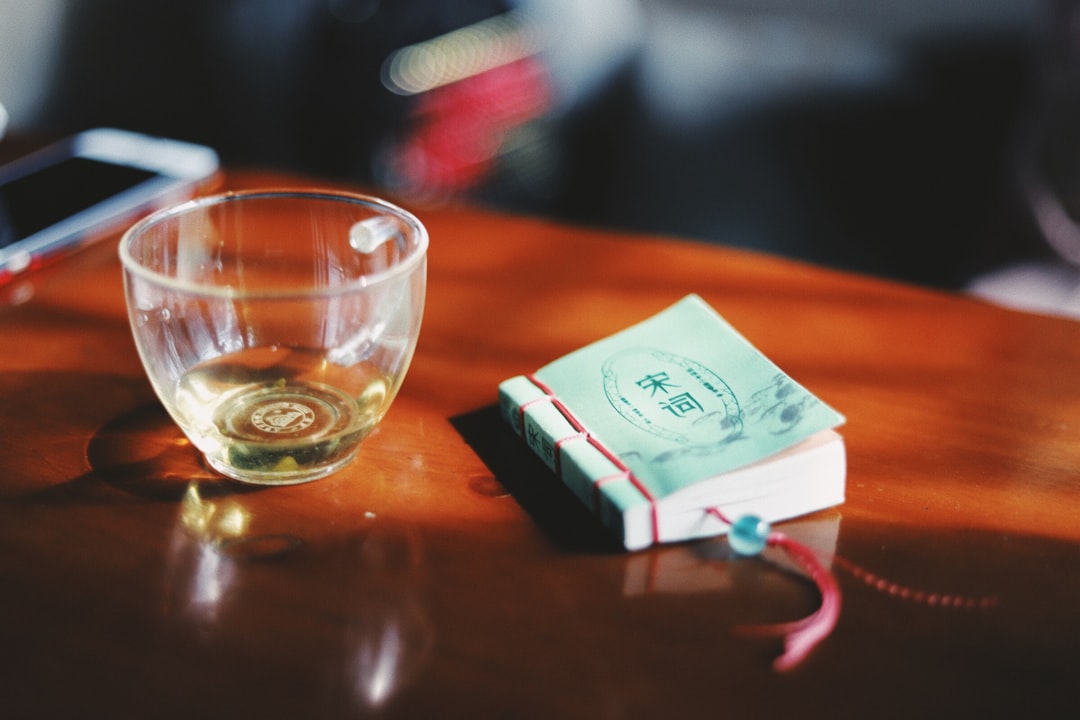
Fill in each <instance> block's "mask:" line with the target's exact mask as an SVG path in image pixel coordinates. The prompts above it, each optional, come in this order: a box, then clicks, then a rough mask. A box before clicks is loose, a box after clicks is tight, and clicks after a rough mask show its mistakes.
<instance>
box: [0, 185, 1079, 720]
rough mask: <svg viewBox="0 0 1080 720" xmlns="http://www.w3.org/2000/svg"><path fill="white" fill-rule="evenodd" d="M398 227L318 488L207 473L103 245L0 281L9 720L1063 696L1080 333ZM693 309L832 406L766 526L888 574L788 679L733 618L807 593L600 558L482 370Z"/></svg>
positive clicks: (681, 560)
mask: <svg viewBox="0 0 1080 720" xmlns="http://www.w3.org/2000/svg"><path fill="white" fill-rule="evenodd" d="M227 182H228V183H229V186H230V187H233V188H243V187H254V186H269V185H283V184H298V183H303V184H310V181H305V180H303V179H300V178H287V177H280V176H273V175H267V174H259V173H246V174H245V173H234V174H232V175H230V176H229V177H228V178H227ZM319 184H324V183H319ZM411 209H413V210H415V211H416V212H417V213H418V214H419V215H420V217H421V218H422V220H423V221H424V222H425V223H426V224H427V226H428V228H429V230H430V233H431V250H430V269H429V291H428V303H427V310H426V314H425V321H424V327H423V330H422V333H421V340H420V345H419V348H418V351H417V354H416V358H415V360H414V362H413V366H412V369H411V370H410V373H409V376H408V379H407V380H406V382H405V386H404V388H403V390H402V393H401V395H400V397H399V399H398V400H397V402H396V404H395V406H394V407H393V408H392V409H391V411H390V413H389V415H388V416H387V418H386V420H385V422H384V423H383V425H382V426H381V427H380V428H379V430H378V431H377V432H376V433H375V434H374V435H372V436H371V437H370V438H369V439H368V440H367V441H365V444H364V446H363V448H362V450H361V452H360V456H359V457H358V459H357V460H356V462H354V463H353V464H352V465H350V466H349V467H348V468H346V469H345V470H343V471H342V472H340V473H338V474H337V475H334V476H332V477H330V478H328V479H325V480H322V481H318V482H315V483H311V484H308V485H302V486H296V487H289V488H278V489H272V490H262V489H253V488H249V487H244V486H240V485H237V484H233V483H231V482H227V481H225V480H223V479H221V478H219V477H217V476H215V475H213V474H212V473H211V472H209V471H208V470H206V469H205V468H204V467H203V466H202V464H201V463H200V461H199V459H198V457H196V455H195V453H194V451H193V450H192V449H191V447H190V446H189V445H187V444H186V442H185V441H184V439H183V437H182V436H181V435H180V433H179V431H178V430H176V428H175V427H174V426H173V425H172V423H171V422H170V421H169V419H168V418H167V416H166V415H165V414H164V411H163V410H161V408H160V406H159V405H158V403H157V401H156V400H155V398H154V396H153V394H152V392H151V390H150V387H149V384H148V383H147V381H146V379H145V377H144V375H143V373H142V369H141V367H140V365H139V361H138V358H137V356H136V354H135V349H134V346H133V344H132V341H131V338H130V333H129V331H128V328H127V321H126V316H125V310H124V305H123V297H122V287H121V277H120V269H119V264H118V262H117V260H116V252H115V245H116V242H115V241H116V237H115V236H114V237H110V238H108V239H106V240H105V241H103V242H102V243H100V244H97V245H95V246H93V247H91V248H89V249H87V250H85V251H83V252H82V253H80V254H79V255H77V256H76V257H73V258H71V259H69V260H67V261H65V262H63V263H60V264H58V265H56V266H53V267H51V268H47V269H45V270H43V271H40V272H37V273H35V274H33V275H29V276H26V277H24V278H22V279H21V280H19V281H18V282H16V283H14V284H12V285H9V286H6V287H3V288H0V338H2V340H0V342H2V344H3V352H2V353H0V428H2V433H3V434H2V436H0V449H2V452H0V647H2V648H3V654H2V656H0V657H2V659H0V693H2V697H3V698H4V700H3V702H4V707H5V710H4V715H5V716H6V717H17V718H22V717H96V716H108V717H187V716H196V715H197V716H201V717H226V716H229V717H232V716H242V717H259V716H261V717H287V716H288V717H313V718H315V717H352V716H363V715H368V714H380V715H385V716H389V717H466V716H473V717H582V718H585V717H597V718H598V717H605V718H637V717H642V718H644V717H655V716H665V717H704V716H710V717H712V716H725V715H736V716H750V717H768V716H773V717H776V716H783V715H796V714H799V715H809V716H820V717H850V716H867V715H872V716H875V717H901V716H902V717H909V716H914V715H918V716H935V717H943V716H946V715H961V716H965V717H967V716H971V717H1002V716H1015V715H1017V714H1022V715H1035V714H1037V713H1050V714H1052V715H1058V714H1060V713H1061V712H1062V708H1064V707H1066V703H1069V705H1071V704H1072V703H1071V701H1072V700H1073V693H1072V692H1067V688H1070V687H1071V685H1072V682H1073V679H1074V677H1075V674H1076V671H1077V670H1078V669H1080V663H1078V661H1077V658H1076V647H1077V642H1078V640H1080V615H1078V614H1077V613H1076V612H1075V597H1076V589H1077V582H1078V580H1077V579H1078V578H1080V544H1078V543H1080V523H1078V522H1077V509H1076V507H1077V504H1078V498H1080V494H1078V493H1080V488H1078V485H1080V478H1078V473H1077V468H1078V467H1080V442H1078V441H1077V434H1078V430H1080V371H1078V368H1080V326H1077V325H1076V324H1074V323H1071V322H1067V321H1062V320H1056V319H1049V318H1043V317H1038V316H1034V315H1028V314H1023V313H1017V312H1012V311H1008V310H1003V309H999V308H995V307H990V306H988V305H985V304H983V303H981V302H979V301H976V300H973V299H970V298H966V297H960V296H956V295H950V294H945V293H940V292H933V291H928V290H924V289H920V288H914V287H908V286H903V285H898V284H893V283H887V282H883V281H879V280H876V279H871V278H865V277H859V276H854V275H848V274H843V273H838V272H833V271H828V270H823V269H819V268H814V267H810V266H807V265H802V264H798V263H794V262H789V261H785V260H780V259H777V258H772V257H768V256H763V255H756V254H753V253H747V252H743V251H735V250H731V249H725V248H721V247H715V246H707V245H704V244H696V243H692V242H686V241H675V240H669V239H663V238H654V237H640V236H631V235H626V234H620V233H611V232H601V231H594V230H586V229H580V228H572V227H566V226H561V225H557V224H553V223H550V222H545V221H541V220H536V219H531V218H524V217H513V216H507V215H500V214H497V213H493V212H488V211H483V210H479V209H475V208H468V207H449V206H444V207H423V206H414V207H412V208H411ZM870 241H872V239H868V242H870ZM689 292H696V293H698V294H700V295H701V296H703V297H704V298H705V299H706V300H707V301H708V302H709V303H710V304H712V305H713V306H714V307H715V308H716V309H717V310H718V311H719V312H720V313H721V314H723V315H724V316H725V317H726V318H727V319H728V320H729V321H731V322H732V323H733V324H734V325H735V326H736V327H737V328H738V329H739V330H740V331H741V332H743V334H745V335H746V336H747V337H748V338H749V339H750V340H751V341H752V342H754V343H755V344H756V345H757V346H758V347H759V348H760V349H761V350H762V351H764V352H765V353H766V354H767V355H769V356H770V357H771V358H772V359H773V360H774V361H776V362H777V364H779V365H780V366H781V367H782V368H784V369H785V370H786V371H787V372H788V373H789V374H791V375H792V376H793V377H795V378H796V379H798V380H799V381H800V382H802V383H803V384H804V385H806V386H808V387H809V388H810V389H811V390H812V391H813V392H815V393H816V394H818V395H820V396H821V397H823V398H824V399H825V400H826V401H828V402H829V403H830V404H831V405H833V406H834V407H836V408H838V409H839V410H840V411H841V412H843V413H844V414H845V415H846V416H847V419H848V422H847V424H846V426H845V427H844V428H843V434H844V436H845V438H846V441H847V446H848V455H849V465H850V467H849V478H848V500H847V502H846V503H845V504H844V505H843V506H842V507H841V508H839V509H838V510H835V511H830V512H826V513H821V514H819V515H816V516H813V517H811V518H807V519H805V520H803V521H800V522H795V523H790V524H789V525H788V526H787V527H786V529H788V530H789V531H790V532H792V533H794V534H797V533H809V534H810V535H811V536H813V537H818V538H819V540H818V541H817V542H821V543H822V544H823V545H825V547H824V549H825V550H831V549H835V552H836V553H838V554H839V555H841V556H843V557H844V558H846V559H847V560H848V561H850V562H853V563H857V564H858V565H859V566H861V567H864V568H866V569H867V570H868V571H870V572H872V573H874V574H875V575H876V576H878V577H880V578H884V580H882V582H881V583H880V585H881V587H880V588H878V587H874V586H872V585H871V584H868V583H867V582H864V581H863V580H861V579H859V578H858V577H856V576H855V575H854V574H852V573H850V572H848V571H846V570H844V569H842V568H840V567H837V568H836V572H837V576H838V579H839V581H840V585H841V588H842V590H843V592H844V606H843V611H842V613H841V617H840V622H839V624H838V626H837V628H836V630H835V632H834V633H833V634H832V635H831V636H830V637H829V638H828V639H827V640H826V641H825V642H824V643H823V644H822V645H821V646H820V647H819V648H818V649H817V650H816V651H815V652H814V653H813V654H812V655H811V656H810V657H809V659H808V660H807V661H806V662H805V663H804V664H803V665H802V666H801V667H799V668H797V669H796V670H795V671H793V672H791V673H789V674H785V675H779V674H776V673H774V672H773V671H772V670H771V669H770V662H771V660H772V658H773V657H774V656H775V655H776V653H777V651H778V645H777V643H776V642H775V641H773V640H767V639H761V638H748V637H741V636H738V635H737V634H735V633H733V630H734V629H735V628H737V627H738V626H742V625H747V624H754V623H762V622H778V621H785V620H792V619H797V618H799V617H802V616H803V615H805V614H807V613H808V612H810V611H812V610H813V608H814V607H815V605H816V602H817V597H816V594H815V591H814V589H813V587H812V585H811V584H809V583H808V582H807V581H806V580H805V579H803V578H802V577H801V576H799V575H797V574H795V573H793V572H791V571H789V570H787V569H783V568H780V567H778V566H777V565H775V564H773V563H770V562H766V561H762V560H735V559H732V558H731V557H730V555H729V553H728V551H727V549H726V544H725V543H724V542H723V541H722V540H716V541H708V542H703V543H694V544H688V545H677V546H672V547H664V548H657V549H654V550H649V551H646V552H643V553H636V554H632V555H628V554H625V553H621V552H619V551H617V550H616V549H614V548H613V547H612V545H611V543H610V541H609V540H608V539H607V538H606V537H605V536H604V535H602V533H601V532H600V531H599V530H598V528H597V527H596V525H595V523H593V522H592V520H591V518H590V517H589V516H588V514H587V513H585V511H584V510H583V509H581V508H579V507H578V506H577V505H576V504H575V502H574V500H573V499H572V498H571V497H570V496H569V495H568V494H567V493H565V492H564V491H562V489H561V488H559V487H557V486H556V485H554V484H553V482H552V478H551V477H550V476H549V475H548V474H547V473H546V471H545V470H544V469H543V468H542V466H540V465H539V463H538V461H536V460H535V459H533V458H532V457H531V456H530V455H529V454H528V453H527V451H525V450H524V448H523V447H522V446H520V445H519V444H518V442H517V441H516V440H515V439H514V438H513V437H512V436H511V435H510V434H509V431H507V430H506V429H505V428H503V427H502V426H501V425H500V423H499V421H498V419H497V417H496V416H495V414H494V411H493V403H494V400H495V393H496V386H497V384H498V382H499V381H500V380H502V379H504V378H506V377H508V376H511V375H513V374H516V373H520V372H524V371H529V370H533V369H535V368H536V367H538V366H540V365H542V364H544V363H546V362H548V361H550V360H552V359H554V358H555V357H557V356H559V355H561V354H563V353H565V352H567V351H569V350H572V349H574V348H576V347H578V346H580V345H582V344H585V343H587V342H590V341H592V340H595V339H598V338H599V337H602V336H604V335H606V334H609V333H611V332H614V331H616V330H619V329H621V328H623V327H625V326H626V325H629V324H631V323H633V322H636V321H638V320H641V319H643V318H644V317H646V316H648V315H651V314H653V313H655V312H657V311H659V310H660V309H662V308H664V307H666V306H667V305H669V304H670V303H672V302H674V301H675V300H677V299H679V298H680V297H682V296H683V295H685V294H687V293H689ZM814 533H818V535H816V536H814V535H813V534H814ZM820 538H824V540H821V539H820ZM832 538H835V547H834V548H833V540H832ZM900 586H903V587H907V588H910V589H912V590H923V591H926V594H925V595H920V596H917V597H918V600H916V599H912V598H911V597H910V596H909V597H908V599H904V598H903V597H901V595H900V592H899V587H900ZM890 590H891V592H890ZM943 594H945V595H949V596H950V597H952V596H962V597H964V598H983V597H991V598H993V599H994V604H992V605H991V606H990V607H982V606H976V607H973V608H967V607H953V606H952V604H951V602H950V604H948V606H945V605H944V604H943V603H942V602H941V596H942V595H943ZM931 596H933V597H931ZM957 604H959V602H958V603H957ZM9 713H10V714H9Z"/></svg>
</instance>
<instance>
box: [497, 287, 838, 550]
mask: <svg viewBox="0 0 1080 720" xmlns="http://www.w3.org/2000/svg"><path fill="white" fill-rule="evenodd" d="M500 405H501V408H502V412H503V414H504V416H505V417H506V419H507V421H508V422H509V423H510V424H511V426H512V427H513V428H514V430H515V431H516V432H517V433H518V434H519V435H521V436H522V437H523V438H524V439H525V441H526V443H527V444H528V445H529V447H530V448H532V449H533V451H534V452H536V453H537V454H538V455H539V456H540V457H541V458H542V459H543V460H544V461H545V462H546V463H547V464H548V466H549V467H550V468H551V469H552V471H553V472H555V473H556V474H557V475H558V476H559V477H560V479H561V480H562V481H563V482H565V483H566V484H567V486H569V487H570V489H571V490H573V491H574V492H575V494H577V495H578V497H579V498H580V499H581V500H582V502H584V503H586V504H587V505H588V506H589V507H591V508H592V509H593V510H594V511H595V512H596V513H597V515H598V516H599V517H600V519H601V521H603V522H604V524H605V525H607V526H608V527H609V528H610V529H611V530H612V531H613V532H615V533H616V534H617V535H618V536H619V537H620V539H621V540H622V541H623V544H624V545H625V546H626V547H627V548H628V549H636V548H640V547H645V546H648V545H651V544H653V543H656V542H672V541H678V540H685V539H689V538H694V537H703V536H709V535H716V534H720V533H723V532H724V531H725V530H726V526H725V525H724V523H722V522H721V521H719V520H718V519H716V518H715V517H713V516H711V515H710V514H709V513H708V512H707V511H708V509H709V508H710V507H717V508H719V509H720V510H721V511H723V512H724V513H725V515H727V516H728V517H734V516H737V515H741V514H744V513H747V512H752V513H753V514H757V515H760V516H762V517H765V518H766V519H768V520H770V521H776V520H781V519H785V518H789V517H794V516H797V515H802V514H805V513H808V512H812V511H814V510H819V509H822V508H825V507H829V506H832V505H836V504H839V503H841V502H843V494H844V479H845V474H846V463H845V453H844V447H843V441H842V439H841V437H840V436H839V435H838V434H837V433H835V431H834V430H833V429H834V428H836V427H837V426H839V425H841V424H842V423H843V422H844V418H843V417H842V416H841V415H840V414H839V413H838V412H836V411H835V410H833V409H832V408H830V407H829V406H828V405H826V404H825V403H823V402H822V401H820V400H819V399H818V398H816V397H815V396H814V395H812V394H811V393H810V392H809V391H808V390H806V389H805V388H804V387H802V386H801V385H799V384H798V383H797V382H795V381H794V380H792V379H791V378H790V377H788V376H787V375H786V374H785V373H784V372H783V371H781V370H780V369H779V368H778V367H776V365H774V364H773V363H772V362H771V361H770V360H769V359H768V358H766V357H765V356H764V355H762V354H761V353H760V352H759V351H758V350H757V349H756V348H754V346H753V345H751V344H750V343H749V342H748V341H747V340H746V339H745V338H743V337H742V336H741V335H740V334H739V333H738V332H737V331H736V330H735V329H734V328H732V327H731V325H729V324H728V323H727V322H726V321H725V320H724V319H723V318H721V317H720V315H718V314H717V313H716V312H715V311H714V310H713V309H712V308H710V307H709V306H708V305H707V304H706V303H705V302H704V301H703V300H702V299H701V298H699V297H697V296H696V295H691V296H688V297H686V298H684V299H683V300H681V301H680V302H678V303H676V304H675V305H673V306H671V307H670V308H668V309H667V310H664V311H663V312H661V313H659V314H658V315H655V316H653V317H652V318H649V319H647V320H645V321H643V322H641V323H639V324H637V325H634V326H632V327H630V328H627V329H626V330H623V331H621V332H619V333H616V334H615V335H612V336H610V337H607V338H605V339H602V340H599V341H598V342H595V343H593V344H591V345H588V346H586V347H583V348H581V349H579V350H577V351H575V352H572V353H570V354H569V355H566V356H564V357H562V358H559V359H558V360H555V361H554V362H552V363H550V364H548V365H546V366H544V367H542V368H540V369H539V370H537V371H536V372H535V373H533V374H531V375H522V376H518V377H515V378H511V379H509V380H507V381H505V382H503V383H502V384H501V385H500Z"/></svg>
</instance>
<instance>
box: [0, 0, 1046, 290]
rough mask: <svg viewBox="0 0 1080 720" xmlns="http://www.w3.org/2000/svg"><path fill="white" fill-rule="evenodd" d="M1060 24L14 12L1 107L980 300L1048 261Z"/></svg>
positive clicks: (259, 163) (532, 5) (612, 12)
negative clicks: (1045, 182) (1044, 207)
mask: <svg viewBox="0 0 1080 720" xmlns="http://www.w3.org/2000/svg"><path fill="white" fill-rule="evenodd" d="M1059 5H1060V3H1056V4H1055V3H1051V2H1036V1H1035V0H980V1H979V2H969V1H967V0H909V1H908V2H904V3H891V2H884V1H883V0H816V1H811V0H715V1H713V0H520V1H512V0H184V1H183V2H166V1H161V2H147V1H146V0H0V102H2V103H4V104H5V105H6V106H7V107H8V110H9V111H10V113H11V125H10V128H9V131H10V132H13V133H18V132H23V133H34V134H47V135H54V134H55V135H60V134H67V133H71V132H75V131H78V130H81V129H84V128H88V127H93V126H100V125H108V126H116V127H123V128H129V129H134V130H140V131H144V132H148V133H152V134H158V135H167V136H173V137H176V138H180V139H187V140H193V141H198V142H202V143H206V144H209V145H212V146H213V147H215V148H216V149H217V150H218V151H219V152H220V154H221V155H222V157H223V159H224V161H225V162H226V163H227V164H229V165H232V166H254V167H269V168H282V169H286V170H293V171H299V172H302V173H309V174H317V175H323V176H332V177H335V178H347V179H350V180H355V181H358V182H362V183H365V184H368V185H370V186H372V187H373V188H374V189H376V190H378V189H383V190H385V191H387V192H394V193H396V194H398V195H404V196H408V197H413V198H415V200H416V201H417V202H421V201H423V202H437V201H439V200H442V199H446V198H454V197H464V198H467V199H469V200H470V201H472V202H479V203H485V204H490V205H492V206H495V207H499V208H505V209H507V210H511V211H520V212H530V213H538V214H543V215H547V216H550V217H553V218H558V219H562V220H566V221H570V222H574V223H578V224H586V225H596V226H604V227H617V228H621V229H631V230H638V231H643V232H661V233H667V234H674V235H679V236H684V237H687V238H692V239H695V240H700V241H705V242H716V243H723V244H729V245H738V246H744V247H750V248H757V249H761V250H765V251H770V252H777V253H782V254H785V255H790V256H793V257H799V258H805V259H809V260H812V261H814V262H818V263H823V264H827V265H832V266H837V267H842V268H848V269H855V270H860V271H864V272H869V273H873V274H876V275H881V276H887V277H893V278H898V279H903V280H908V281H914V282H917V283H920V284H927V285H934V286H941V287H961V286H964V285H965V284H966V283H968V282H969V281H970V279H971V278H972V277H974V276H976V275H978V274H980V273H983V272H986V271H988V270H991V269H993V268H996V267H998V266H1001V265H1002V264H1005V263H1010V262H1015V261H1017V260H1022V259H1025V258H1032V257H1040V256H1043V255H1045V254H1047V253H1048V252H1049V249H1048V246H1047V243H1046V242H1045V240H1044V239H1043V238H1042V237H1041V236H1040V234H1039V232H1037V230H1036V226H1035V223H1034V222H1033V220H1032V218H1031V212H1030V208H1029V206H1028V203H1027V202H1026V200H1025V197H1024V195H1023V187H1022V186H1023V182H1022V178H1023V177H1024V172H1025V168H1029V166H1030V164H1031V158H1032V155H1033V152H1034V151H1033V150H1032V138H1033V137H1034V136H1035V134H1036V129H1037V127H1038V118H1039V113H1040V103H1044V101H1045V97H1044V95H1045V93H1044V88H1043V86H1042V82H1043V78H1044V76H1045V73H1044V67H1043V62H1044V60H1045V58H1046V55H1047V51H1048V48H1051V46H1052V43H1050V42H1049V41H1048V33H1052V31H1053V28H1054V23H1055V22H1060V18H1059V17H1057V16H1056V15H1055V13H1056V12H1059V11H1060V8H1059ZM463 28H464V29H465V30H462V29H463ZM1048 28H1049V30H1048ZM455 30H458V31H459V32H457V33H454V32H453V31H455ZM410 47H411V48H412V49H411V50H409V51H402V49H403V48H410ZM409 53H411V54H409ZM395 59H396V62H397V65H395V64H394V63H395ZM409 73H411V75H410V74H409Z"/></svg>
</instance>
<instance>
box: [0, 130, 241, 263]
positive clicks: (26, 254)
mask: <svg viewBox="0 0 1080 720" xmlns="http://www.w3.org/2000/svg"><path fill="white" fill-rule="evenodd" d="M218 169H219V160H218V155H217V153H216V152H214V150H212V149H211V148H208V147H205V146H202V145H195V144H191V143H186V142H180V141H177V140H169V139H166V138H159V137H150V136H147V135H141V134H139V133H134V132H129V131H126V130H115V129H112V128H98V129H94V130H87V131H86V132H82V133H79V134H78V135H75V136H73V137H70V138H68V139H66V140H63V141H60V142H58V143H55V144H53V145H49V146H47V147H45V148H43V149H41V150H38V151H36V152H33V153H30V154H28V155H25V156H23V157H21V158H19V159H17V160H14V161H12V162H10V163H8V164H6V165H3V166H0V284H2V283H4V282H7V281H10V280H11V279H13V278H14V277H15V276H17V275H18V274H20V273H22V272H25V271H27V270H31V269H34V268H37V267H40V266H41V265H44V264H46V263H49V262H52V261H54V260H57V259H59V258H62V257H64V256H66V255H68V254H70V253H71V252H74V251H75V250H77V249H78V248H79V247H81V246H82V245H84V244H86V243H87V242H90V241H92V240H94V239H97V238H99V237H102V236H103V234H104V233H105V232H106V231H108V230H110V229H114V228H115V227H116V226H117V225H119V224H120V223H122V222H125V221H128V222H132V221H134V220H135V219H136V218H137V217H138V216H139V215H140V214H145V213H148V212H150V211H151V210H154V209H155V208H157V207H160V206H162V205H165V204H168V203H172V202H178V201H180V200H184V199H187V198H188V197H190V196H192V195H193V194H194V193H195V191H196V190H197V189H198V188H199V187H200V186H201V185H202V184H204V183H208V182H209V181H211V180H212V179H213V178H215V177H216V176H217V173H218Z"/></svg>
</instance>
